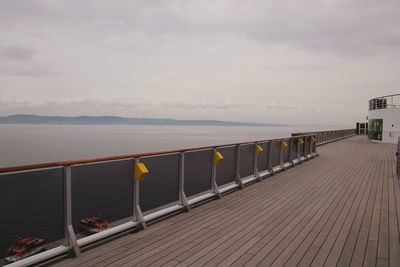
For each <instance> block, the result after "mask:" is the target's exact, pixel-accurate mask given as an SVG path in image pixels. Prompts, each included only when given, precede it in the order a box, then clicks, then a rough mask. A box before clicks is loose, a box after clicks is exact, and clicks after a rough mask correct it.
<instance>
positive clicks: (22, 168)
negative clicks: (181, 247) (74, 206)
mask: <svg viewBox="0 0 400 267" xmlns="http://www.w3.org/2000/svg"><path fill="white" fill-rule="evenodd" d="M313 135H315V134H313V133H310V134H304V135H299V136H291V137H284V138H275V139H265V140H257V141H247V142H240V143H231V144H223V145H215V146H203V147H193V148H184V149H178V150H167V151H158V152H147V153H139V154H128V155H119V156H109V157H98V158H88V159H80V160H68V161H58V162H49V163H41V164H31V165H22V166H15V167H5V168H0V173H7V172H17V171H27V170H37V169H45V168H56V167H67V166H72V165H77V164H88V163H96V162H104V161H112V160H124V159H131V158H141V157H148V156H160V155H166V154H175V153H183V152H190V151H195V150H204V149H214V148H219V147H227V146H237V145H246V144H254V143H262V142H272V141H280V140H287V139H291V138H300V137H307V136H313Z"/></svg>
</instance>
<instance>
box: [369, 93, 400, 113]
mask: <svg viewBox="0 0 400 267" xmlns="http://www.w3.org/2000/svg"><path fill="white" fill-rule="evenodd" d="M398 107H400V94H396V95H387V96H381V97H376V98H373V99H371V100H369V110H376V109H388V108H398Z"/></svg>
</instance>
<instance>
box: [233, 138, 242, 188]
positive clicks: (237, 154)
mask: <svg viewBox="0 0 400 267" xmlns="http://www.w3.org/2000/svg"><path fill="white" fill-rule="evenodd" d="M235 180H236V183H237V184H238V185H239V188H244V185H243V182H242V180H241V179H240V145H236V150H235Z"/></svg>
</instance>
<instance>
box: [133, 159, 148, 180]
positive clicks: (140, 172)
mask: <svg viewBox="0 0 400 267" xmlns="http://www.w3.org/2000/svg"><path fill="white" fill-rule="evenodd" d="M148 173H149V170H148V169H147V167H146V165H144V163H141V162H139V163H136V164H135V180H139V181H140V180H142V179H143V178H144V177H145V176H146V175H147V174H148Z"/></svg>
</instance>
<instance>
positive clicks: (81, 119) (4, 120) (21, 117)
mask: <svg viewBox="0 0 400 267" xmlns="http://www.w3.org/2000/svg"><path fill="white" fill-rule="evenodd" d="M0 124H64V125H74V124H75V125H183V126H185V125H187V126H251V127H279V126H285V125H282V124H272V123H253V122H231V121H218V120H173V119H151V118H124V117H116V116H78V117H65V116H37V115H26V114H18V115H11V116H6V117H0Z"/></svg>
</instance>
